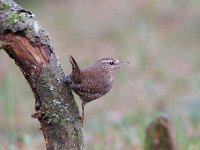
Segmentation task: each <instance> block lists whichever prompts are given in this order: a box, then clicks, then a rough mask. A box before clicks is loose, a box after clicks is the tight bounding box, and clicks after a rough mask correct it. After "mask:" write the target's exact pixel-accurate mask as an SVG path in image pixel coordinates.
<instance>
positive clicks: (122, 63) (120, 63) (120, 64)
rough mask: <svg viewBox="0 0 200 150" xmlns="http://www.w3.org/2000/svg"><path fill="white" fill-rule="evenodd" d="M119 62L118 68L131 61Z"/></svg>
mask: <svg viewBox="0 0 200 150" xmlns="http://www.w3.org/2000/svg"><path fill="white" fill-rule="evenodd" d="M117 64H118V65H117V68H120V67H121V66H122V65H126V64H129V62H128V61H118V62H117Z"/></svg>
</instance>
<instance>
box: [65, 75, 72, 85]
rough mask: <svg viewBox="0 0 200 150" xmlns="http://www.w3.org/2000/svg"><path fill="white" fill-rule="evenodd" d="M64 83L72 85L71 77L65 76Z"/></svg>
mask: <svg viewBox="0 0 200 150" xmlns="http://www.w3.org/2000/svg"><path fill="white" fill-rule="evenodd" d="M63 81H64V82H65V83H68V84H71V83H72V79H71V78H70V77H69V76H67V75H65V77H64V80H63Z"/></svg>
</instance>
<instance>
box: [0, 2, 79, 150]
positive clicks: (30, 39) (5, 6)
mask: <svg viewBox="0 0 200 150" xmlns="http://www.w3.org/2000/svg"><path fill="white" fill-rule="evenodd" d="M0 47H1V48H2V49H4V50H5V51H6V52H7V53H8V55H9V56H10V57H11V58H13V59H14V60H15V62H16V64H17V65H18V66H19V68H20V69H21V71H22V73H23V75H24V76H25V78H26V80H27V81H28V83H29V85H30V87H31V89H32V91H33V94H34V97H35V110H36V112H35V113H34V114H33V115H32V117H35V118H38V120H39V121H40V123H41V129H42V132H43V136H44V138H45V142H46V147H47V149H48V150H62V149H65V150H67V149H68V150H82V149H83V133H82V125H81V121H80V120H79V111H78V107H77V104H76V102H75V100H74V97H73V95H72V92H71V90H70V88H69V86H68V85H66V84H65V83H64V82H63V78H64V75H65V74H64V71H63V69H62V67H61V64H60V63H59V61H58V59H57V57H56V55H55V53H54V52H53V48H52V47H51V46H50V42H49V37H48V36H47V34H46V33H45V32H44V30H42V29H41V27H40V26H39V25H38V23H37V21H36V20H34V15H33V14H32V13H31V12H30V11H27V10H24V9H23V8H21V7H20V6H19V5H17V4H16V3H15V2H13V1H12V0H8V1H3V0H0Z"/></svg>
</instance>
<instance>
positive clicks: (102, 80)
mask: <svg viewBox="0 0 200 150" xmlns="http://www.w3.org/2000/svg"><path fill="white" fill-rule="evenodd" d="M69 61H70V63H71V65H72V73H70V74H69V75H67V76H66V77H65V79H64V80H65V82H67V83H69V85H70V87H71V89H72V90H73V91H74V92H75V93H76V94H77V95H79V97H80V99H81V100H82V117H81V121H82V123H83V120H84V106H85V104H87V103H88V102H90V101H93V100H95V99H98V98H100V97H102V96H103V95H105V94H106V93H107V92H109V91H110V89H111V88H112V83H113V79H114V75H115V72H116V71H117V70H118V69H119V68H120V66H121V65H123V64H129V62H127V61H119V60H117V59H113V58H102V59H100V60H98V61H97V62H95V63H94V64H92V65H89V66H86V67H81V68H79V66H78V64H77V63H76V61H75V59H74V58H73V57H72V56H69Z"/></svg>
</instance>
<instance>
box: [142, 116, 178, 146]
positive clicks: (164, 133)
mask: <svg viewBox="0 0 200 150" xmlns="http://www.w3.org/2000/svg"><path fill="white" fill-rule="evenodd" d="M145 150H177V145H176V138H175V131H174V129H173V124H172V122H171V120H170V119H169V118H167V117H164V116H160V117H158V118H157V119H156V120H155V121H153V122H152V123H150V124H149V126H148V127H147V129H146V139H145Z"/></svg>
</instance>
